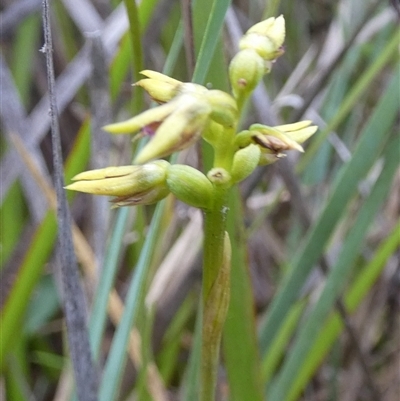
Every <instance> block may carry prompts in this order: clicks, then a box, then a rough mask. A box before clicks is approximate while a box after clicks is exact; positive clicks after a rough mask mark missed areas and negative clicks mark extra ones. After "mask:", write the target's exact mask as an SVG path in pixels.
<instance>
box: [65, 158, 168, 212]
mask: <svg viewBox="0 0 400 401" xmlns="http://www.w3.org/2000/svg"><path fill="white" fill-rule="evenodd" d="M168 166H169V163H168V162H167V161H165V160H158V161H155V162H153V163H148V164H145V165H143V166H120V167H106V168H103V169H97V170H90V171H84V172H83V173H80V174H78V175H76V176H75V177H73V178H72V180H73V181H75V182H74V183H72V184H70V185H68V186H66V187H65V188H66V189H69V190H73V191H79V192H86V193H89V194H95V195H111V196H116V198H115V199H113V200H112V202H113V203H114V204H115V205H116V206H130V205H149V204H152V203H155V202H158V201H159V200H161V199H163V198H165V197H166V196H167V195H168V194H169V189H168V186H167V184H166V171H167V169H168Z"/></svg>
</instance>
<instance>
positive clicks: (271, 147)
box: [235, 121, 318, 165]
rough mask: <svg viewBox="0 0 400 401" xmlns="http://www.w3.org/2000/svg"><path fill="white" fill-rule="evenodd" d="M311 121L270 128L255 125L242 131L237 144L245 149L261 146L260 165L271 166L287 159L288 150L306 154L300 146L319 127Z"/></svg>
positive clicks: (237, 138) (237, 137)
mask: <svg viewBox="0 0 400 401" xmlns="http://www.w3.org/2000/svg"><path fill="white" fill-rule="evenodd" d="M311 123H312V122H311V121H300V122H298V123H294V124H286V125H278V126H276V127H269V126H267V125H262V124H253V125H252V126H250V129H249V130H248V131H242V132H241V133H239V134H238V135H237V136H236V140H235V141H236V144H237V146H238V147H239V148H244V147H246V146H248V145H249V144H250V143H255V144H257V145H259V147H260V150H261V156H260V162H259V164H260V165H265V164H271V163H274V162H275V161H277V160H278V159H280V158H282V157H285V154H284V153H283V152H284V151H286V150H297V151H299V152H304V149H303V147H302V146H301V145H300V144H301V143H303V142H305V141H306V140H307V139H308V138H309V137H310V136H311V135H313V134H314V133H315V132H316V131H317V129H318V127H317V126H315V125H311Z"/></svg>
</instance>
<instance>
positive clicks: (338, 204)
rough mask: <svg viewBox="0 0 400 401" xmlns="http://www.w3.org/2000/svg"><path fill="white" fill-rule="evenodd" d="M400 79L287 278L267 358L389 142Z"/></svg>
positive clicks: (270, 322) (266, 343) (269, 328)
mask: <svg viewBox="0 0 400 401" xmlns="http://www.w3.org/2000/svg"><path fill="white" fill-rule="evenodd" d="M399 75H400V72H399V71H397V73H396V74H395V76H394V77H393V79H392V80H391V81H390V82H389V84H388V87H387V89H386V92H385V94H384V95H383V96H382V98H381V100H380V102H379V104H378V106H377V108H376V109H375V112H374V114H373V115H372V116H371V118H370V120H369V121H368V124H367V126H366V127H365V129H364V131H363V133H362V136H361V139H360V142H359V144H358V146H357V148H356V150H355V152H354V155H353V158H352V159H351V161H350V162H349V163H347V164H346V165H344V166H343V168H342V170H341V171H340V172H339V174H338V176H337V179H336V182H335V184H334V186H333V190H332V192H331V196H330V199H329V200H328V203H327V205H326V207H325V208H324V210H323V211H322V213H321V215H320V217H319V218H318V220H317V221H316V223H315V225H314V227H313V229H312V231H311V232H310V233H309V234H308V236H307V238H306V239H305V243H304V245H303V247H302V248H301V250H300V251H299V252H298V253H297V255H296V256H295V258H294V260H293V262H292V268H291V271H290V272H289V273H288V275H287V276H286V277H285V279H284V281H283V283H282V285H281V288H280V290H279V292H278V293H277V295H276V296H275V298H274V300H273V302H272V304H271V306H270V308H269V310H268V312H267V316H266V319H265V321H264V323H263V325H262V327H261V332H260V346H261V350H262V353H263V354H265V353H267V352H268V350H269V347H270V345H271V344H272V342H273V341H274V338H275V336H276V334H277V332H278V330H279V328H280V326H281V324H282V321H283V320H284V317H285V316H286V314H287V313H288V311H289V309H290V308H291V305H292V303H293V302H294V300H295V299H296V298H297V296H298V294H299V291H300V289H301V287H302V285H303V284H304V282H305V280H306V278H307V277H308V274H309V273H310V271H311V269H312V268H313V266H314V264H315V263H316V262H317V261H318V258H319V257H320V255H321V253H322V252H323V250H324V247H325V244H326V242H327V241H328V239H329V238H330V236H331V234H332V232H333V229H334V227H335V226H336V224H337V223H338V221H339V220H340V217H341V216H342V212H343V209H344V207H345V205H346V204H347V203H348V202H349V200H350V198H351V197H352V196H353V194H354V192H355V190H356V188H357V183H358V181H359V180H360V179H361V178H362V177H363V175H365V174H366V172H367V171H368V170H369V168H370V167H371V166H372V164H373V162H374V161H375V159H376V155H377V154H378V153H379V149H380V148H381V147H382V144H383V143H384V142H385V141H386V138H387V136H388V131H389V128H390V127H391V125H392V123H393V121H394V119H395V118H396V114H397V111H398V108H397V105H398V87H399V85H400V82H399V80H400V77H399Z"/></svg>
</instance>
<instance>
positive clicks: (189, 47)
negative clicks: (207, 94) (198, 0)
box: [181, 0, 196, 77]
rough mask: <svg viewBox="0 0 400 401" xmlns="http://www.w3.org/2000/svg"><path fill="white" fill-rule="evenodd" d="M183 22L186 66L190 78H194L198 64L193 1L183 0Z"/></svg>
mask: <svg viewBox="0 0 400 401" xmlns="http://www.w3.org/2000/svg"><path fill="white" fill-rule="evenodd" d="M181 4H182V6H181V8H182V20H183V26H184V32H185V33H184V35H183V38H184V39H183V42H184V46H185V54H186V66H187V69H188V73H189V76H190V77H192V75H193V72H194V67H195V64H196V56H195V53H194V35H193V20H192V2H191V0H182V2H181Z"/></svg>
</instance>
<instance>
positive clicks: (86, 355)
mask: <svg viewBox="0 0 400 401" xmlns="http://www.w3.org/2000/svg"><path fill="white" fill-rule="evenodd" d="M43 27H44V39H45V42H44V47H43V49H42V51H43V52H44V53H45V55H46V67H47V79H48V86H49V103H50V110H49V113H50V119H51V138H52V144H53V163H54V174H55V190H56V193H57V220H58V241H59V251H60V261H61V277H62V282H63V290H64V297H63V304H64V313H65V320H66V324H67V334H68V342H69V349H70V353H71V359H72V363H73V368H74V373H75V381H76V388H77V394H78V397H79V400H80V401H96V400H97V389H98V377H97V369H95V367H94V364H93V360H92V355H91V351H90V346H89V336H88V330H87V319H86V300H85V296H84V293H83V290H82V287H81V285H80V282H79V274H78V267H77V263H76V259H75V254H74V248H73V243H72V234H71V218H70V214H69V209H68V203H67V199H66V196H65V192H64V189H63V187H64V179H63V161H62V153H61V140H60V131H59V125H58V111H57V104H56V99H55V79H54V67H53V54H52V52H53V48H52V38H51V28H50V13H49V3H48V0H43Z"/></svg>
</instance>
